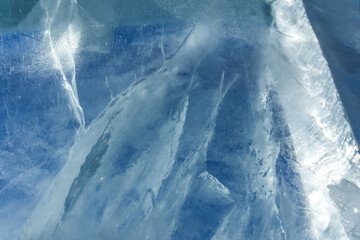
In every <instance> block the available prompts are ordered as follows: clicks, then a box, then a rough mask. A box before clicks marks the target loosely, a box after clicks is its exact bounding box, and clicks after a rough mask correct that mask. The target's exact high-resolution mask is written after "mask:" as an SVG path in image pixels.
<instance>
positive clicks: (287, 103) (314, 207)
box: [268, 0, 360, 239]
mask: <svg viewBox="0 0 360 240" xmlns="http://www.w3.org/2000/svg"><path fill="white" fill-rule="evenodd" d="M272 7H273V17H274V24H273V30H272V32H271V34H270V38H271V39H270V41H271V46H272V47H271V49H270V51H269V56H268V57H269V59H271V62H270V61H269V69H268V74H269V75H268V77H269V79H273V81H274V82H275V85H276V86H277V90H278V93H279V97H280V99H281V102H282V105H283V107H284V110H285V115H286V118H287V121H288V124H289V128H290V132H291V136H292V139H293V143H294V147H295V151H296V154H297V160H298V162H299V163H300V164H299V165H298V171H299V173H300V175H301V179H302V184H303V187H304V191H305V195H306V196H307V202H308V206H309V213H310V216H311V219H312V220H311V224H312V232H313V235H314V238H315V239H348V237H347V235H346V233H345V231H344V227H343V225H342V223H341V221H340V215H339V212H338V210H337V209H336V207H335V206H334V205H333V203H332V202H331V200H330V197H329V190H328V188H327V186H328V185H329V184H334V183H337V182H338V181H340V180H341V179H342V178H347V179H351V180H352V181H354V182H356V183H358V184H359V183H360V181H359V177H358V176H356V175H355V174H353V173H352V171H353V170H352V169H353V168H352V167H353V164H352V163H358V162H359V154H358V147H357V145H356V141H355V139H354V135H353V133H352V130H351V127H350V126H349V123H348V121H347V120H346V117H345V113H344V110H343V106H342V103H341V101H340V99H339V97H338V94H337V90H336V88H335V85H334V82H333V79H332V76H331V73H330V70H329V67H328V65H327V62H326V60H325V58H324V56H323V54H322V51H321V49H320V46H319V43H318V41H317V38H316V36H315V34H314V32H313V30H312V27H311V25H310V23H309V20H308V18H307V15H306V12H305V9H304V7H303V4H302V1H300V0H286V1H285V0H283V1H276V2H274V3H273V4H272ZM274 59H277V61H276V64H273V62H275V61H274Z"/></svg>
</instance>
